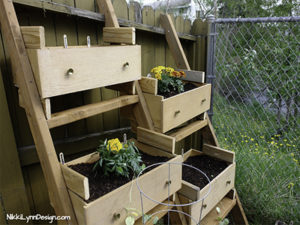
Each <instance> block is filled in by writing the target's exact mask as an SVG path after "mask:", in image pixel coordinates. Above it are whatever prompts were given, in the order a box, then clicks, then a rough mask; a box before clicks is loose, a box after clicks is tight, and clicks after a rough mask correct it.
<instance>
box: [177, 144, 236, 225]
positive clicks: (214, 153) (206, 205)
mask: <svg viewBox="0 0 300 225" xmlns="http://www.w3.org/2000/svg"><path fill="white" fill-rule="evenodd" d="M183 160H184V163H187V164H189V165H192V166H194V167H196V168H198V169H200V170H201V171H202V172H204V173H205V174H206V175H207V176H208V177H209V179H210V185H211V190H210V192H209V194H208V196H207V197H206V198H205V199H204V201H203V204H202V201H201V202H199V203H196V204H192V205H190V206H185V207H184V208H183V209H184V211H185V212H186V213H187V214H189V215H190V216H191V217H192V218H199V217H200V212H202V214H201V218H204V217H205V216H206V215H207V214H208V213H209V212H210V211H211V210H212V209H214V207H215V206H216V205H217V204H218V202H220V201H221V200H222V199H223V198H224V197H225V196H226V195H227V194H228V193H229V192H230V191H232V192H233V193H234V179H235V154H234V152H231V151H227V150H225V149H221V148H218V147H215V146H212V145H208V144H204V145H203V149H202V151H197V150H194V149H191V150H189V151H188V152H186V153H185V154H184V156H183ZM208 191H209V184H208V181H207V179H206V178H205V177H204V176H199V173H197V172H196V171H195V170H191V169H190V168H188V167H183V171H182V188H181V189H180V190H179V191H178V196H179V199H180V202H181V203H182V204H186V203H191V202H195V201H197V200H199V199H200V198H202V197H203V196H204V195H205V194H207V193H208ZM233 198H234V195H232V196H231V199H233ZM201 208H202V210H201ZM187 219H188V221H189V224H193V223H192V221H191V219H190V218H188V217H187Z"/></svg>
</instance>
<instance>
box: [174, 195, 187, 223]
mask: <svg viewBox="0 0 300 225" xmlns="http://www.w3.org/2000/svg"><path fill="white" fill-rule="evenodd" d="M174 197H175V204H176V205H180V204H181V203H180V200H179V197H178V194H177V193H176V194H175V196H174ZM176 208H177V210H178V211H180V212H183V207H182V206H176ZM178 216H179V218H180V222H181V225H187V221H186V218H185V215H184V214H182V213H178Z"/></svg>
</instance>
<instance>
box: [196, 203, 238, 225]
mask: <svg viewBox="0 0 300 225" xmlns="http://www.w3.org/2000/svg"><path fill="white" fill-rule="evenodd" d="M235 204H236V200H235V199H230V198H227V197H225V198H223V199H222V200H221V201H220V202H219V203H218V204H217V205H216V207H219V208H220V211H221V212H220V214H218V212H217V210H216V209H215V208H216V207H215V208H213V209H212V210H211V211H210V212H209V214H207V215H206V216H205V218H204V219H203V220H202V221H201V224H202V225H219V224H220V221H219V220H218V218H222V219H224V218H225V217H226V216H227V215H228V213H229V212H230V211H231V209H232V208H233V207H234V206H235Z"/></svg>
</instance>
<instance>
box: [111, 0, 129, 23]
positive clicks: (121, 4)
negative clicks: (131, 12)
mask: <svg viewBox="0 0 300 225" xmlns="http://www.w3.org/2000/svg"><path fill="white" fill-rule="evenodd" d="M113 7H114V10H115V13H116V15H117V17H118V18H122V19H125V20H128V6H127V2H126V1H125V0H114V1H113Z"/></svg>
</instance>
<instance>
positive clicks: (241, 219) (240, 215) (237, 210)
mask: <svg viewBox="0 0 300 225" xmlns="http://www.w3.org/2000/svg"><path fill="white" fill-rule="evenodd" d="M235 198H236V205H235V206H234V208H233V209H232V211H231V212H232V217H233V219H234V222H235V223H236V224H244V225H249V222H248V219H247V217H246V214H245V211H244V209H243V207H242V203H241V201H240V198H239V196H238V194H237V193H236V194H235Z"/></svg>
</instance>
